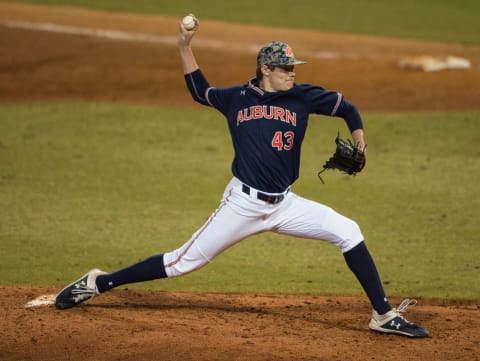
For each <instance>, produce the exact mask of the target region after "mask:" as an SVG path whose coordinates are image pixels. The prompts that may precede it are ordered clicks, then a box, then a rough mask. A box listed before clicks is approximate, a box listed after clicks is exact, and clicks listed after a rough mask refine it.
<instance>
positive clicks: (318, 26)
mask: <svg viewBox="0 0 480 361" xmlns="http://www.w3.org/2000/svg"><path fill="white" fill-rule="evenodd" d="M10 2H29V3H40V4H53V5H69V6H78V7H91V8H97V9H104V10H115V11H126V12H137V13H147V14H161V15H172V16H178V17H181V16H183V15H186V14H187V13H189V12H193V13H194V14H195V15H197V16H198V17H199V18H200V19H210V20H220V21H227V22H237V23H242V24H245V23H248V24H264V25H270V26H277V27H292V28H305V29H314V30H323V31H338V32H345V33H354V34H357V33H360V34H371V35H384V36H390V37H400V38H413V39H426V40H433V41H446V42H460V43H466V44H477V45H479V44H480V21H478V14H479V12H480V3H479V2H478V0H461V1H457V2H455V1H451V0H404V1H386V0H355V1H352V0H337V1H334V2H332V1H327V0H300V1H296V2H295V3H292V1H290V0H276V1H218V0H202V1H195V0H184V1H181V2H178V1H177V2H175V1H168V0H157V1H153V0H137V1H126V0H97V1H93V0H71V1H67V0H30V1H24V0H21V1H19V0H13V1H12V0H10Z"/></svg>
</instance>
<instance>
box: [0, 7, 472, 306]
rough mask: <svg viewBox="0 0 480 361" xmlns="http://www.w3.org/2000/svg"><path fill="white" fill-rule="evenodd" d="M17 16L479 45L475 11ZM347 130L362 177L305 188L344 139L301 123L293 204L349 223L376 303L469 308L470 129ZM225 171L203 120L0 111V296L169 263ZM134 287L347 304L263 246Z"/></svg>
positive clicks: (404, 119) (305, 260) (303, 260)
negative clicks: (185, 22) (447, 303)
mask: <svg viewBox="0 0 480 361" xmlns="http://www.w3.org/2000/svg"><path fill="white" fill-rule="evenodd" d="M29 2H31V3H43V4H56V5H70V6H84V7H94V8H101V9H106V10H116V11H131V12H140V13H149V14H162V15H174V16H178V17H181V16H182V15H184V14H185V13H186V12H190V11H192V12H194V13H195V14H196V15H198V16H199V17H200V18H202V19H216V20H222V21H231V22H239V23H240V22H241V23H245V22H248V23H256V24H260V23H262V24H264V25H271V26H281V27H292V28H301V27H303V28H309V29H318V30H326V31H340V32H350V33H364V34H375V35H384V36H393V37H403V38H416V39H427V40H434V41H446V42H458V43H466V44H480V22H478V19H477V16H476V14H477V13H478V10H479V5H478V1H476V0H463V1H461V2H460V3H458V2H457V3H453V2H451V1H448V0H436V1H433V0H421V1H413V0H407V1H403V2H387V1H370V0H359V1H348V0H339V1H336V2H334V3H332V2H327V1H323V0H304V1H300V2H296V3H295V6H292V2H291V1H289V2H287V1H285V0H280V1H275V2H273V1H262V2H257V1H243V2H227V1H225V2H219V1H214V0H205V1H202V2H198V1H193V0H189V1H182V2H181V3H178V2H177V3H176V2H171V1H163V0H162V1H147V0H140V1H135V2H131V1H124V0H102V1H91V0H78V1H62V0H44V1H41V0H39V1H29ZM363 117H364V120H365V123H366V126H367V141H368V143H369V146H368V149H369V152H368V163H367V168H366V170H365V172H364V173H362V174H361V175H359V176H357V177H354V178H353V177H348V176H345V175H341V174H338V173H335V172H327V173H326V174H325V177H324V178H325V180H326V185H322V184H321V183H320V182H319V181H318V179H317V176H316V174H317V172H318V170H319V169H320V168H321V166H322V164H323V162H324V161H325V159H326V158H327V157H328V156H329V155H330V154H331V152H332V151H333V147H334V144H333V139H331V138H332V134H336V132H337V131H338V130H339V129H341V130H342V129H343V133H344V134H345V135H346V134H347V130H346V128H345V126H344V125H343V121H342V120H341V119H331V118H324V117H313V118H312V119H311V124H310V127H309V132H308V134H307V137H306V140H305V143H304V148H303V152H302V157H303V162H302V167H301V178H300V180H299V181H298V182H297V183H296V184H295V186H294V190H295V191H296V192H297V193H299V194H301V195H303V196H306V197H308V198H311V199H315V200H318V201H320V202H322V203H326V204H328V205H331V206H333V207H334V208H336V209H337V210H338V211H340V212H341V213H344V214H345V215H347V216H349V217H351V218H353V219H355V220H357V221H358V222H359V224H360V225H361V227H362V230H363V233H364V234H365V236H366V238H367V244H368V246H369V248H370V249H371V251H372V253H373V255H374V257H375V259H376V261H377V266H378V268H379V270H380V273H381V275H382V278H383V281H384V283H385V286H386V290H387V293H388V294H389V295H391V296H415V297H433V298H447V299H468V300H479V299H480V284H479V282H478V279H479V277H480V261H479V260H480V251H479V247H478V246H479V241H480V237H479V234H480V227H479V224H478V218H479V214H480V204H479V203H480V197H479V191H478V177H479V175H480V162H479V156H480V154H479V153H480V148H479V146H478V144H479V140H480V139H479V134H480V113H479V112H457V113H420V114H374V113H369V114H363ZM199 122H201V123H202V125H201V126H199V125H198V123H199ZM204 124H208V126H205V125H204ZM231 158H232V149H231V144H230V139H229V135H228V132H227V128H226V125H225V123H224V120H223V118H222V117H221V116H220V115H219V114H217V113H216V112H214V111H212V110H210V109H202V110H198V109H162V108H155V107H142V106H129V105H111V104H104V103H95V102H58V103H37V104H17V105H0V269H1V272H0V284H3V285H5V284H39V285H47V284H55V285H63V284H65V283H66V282H70V281H72V279H73V278H76V277H77V276H79V275H80V274H82V273H83V272H85V271H86V270H87V269H89V268H90V267H100V268H104V269H105V270H115V269H118V268H120V267H123V266H126V265H129V264H131V263H132V262H136V261H138V260H140V259H143V258H145V257H148V256H150V255H152V254H155V253H160V252H163V251H168V250H171V249H173V248H176V247H178V246H179V245H181V244H182V243H183V242H184V241H185V240H187V239H188V238H189V237H190V236H191V234H192V233H193V232H194V231H195V230H196V229H197V228H198V227H199V226H201V225H202V223H203V222H204V220H205V219H206V218H207V217H208V216H209V215H210V214H211V212H212V211H213V210H214V209H215V208H216V207H217V205H218V201H219V199H220V196H221V194H222V191H223V188H224V186H225V185H226V183H227V182H228V180H229V179H230V177H231V174H230V170H229V169H230V162H231ZM134 287H138V288H157V289H166V290H184V291H199V292H207V291H209V292H210V291H211V292H262V293H263V292H285V293H322V294H325V293H332V294H333V293H335V294H360V293H361V290H360V287H359V286H358V284H357V282H356V280H355V279H354V277H353V275H352V274H351V273H350V271H348V269H347V267H346V265H345V264H344V261H343V257H342V256H341V254H340V252H339V251H338V250H337V249H335V248H334V247H333V246H330V245H328V244H326V243H322V242H315V241H310V240H300V239H292V238H288V237H283V236H278V235H274V234H263V235H258V236H255V237H252V238H250V239H248V240H245V241H243V242H242V243H240V244H239V245H237V246H235V247H234V248H232V249H230V250H228V251H227V252H225V253H224V254H222V255H220V256H219V257H218V258H217V259H216V260H215V262H213V263H212V264H211V265H209V266H208V267H206V268H204V269H203V270H200V271H198V272H195V273H193V274H191V275H188V276H186V277H183V278H179V279H172V280H164V281H158V282H150V283H145V284H137V285H135V286H134Z"/></svg>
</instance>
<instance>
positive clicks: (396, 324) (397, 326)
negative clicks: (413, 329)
mask: <svg viewBox="0 0 480 361" xmlns="http://www.w3.org/2000/svg"><path fill="white" fill-rule="evenodd" d="M390 326H392V327H395V328H396V329H397V330H399V329H400V326H401V325H400V323H395V321H394V320H392V322H390Z"/></svg>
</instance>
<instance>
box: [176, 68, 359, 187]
mask: <svg viewBox="0 0 480 361" xmlns="http://www.w3.org/2000/svg"><path fill="white" fill-rule="evenodd" d="M185 78H186V81H187V86H188V88H189V89H190V91H191V93H192V96H193V98H194V99H195V100H196V101H198V102H200V103H202V104H204V105H208V106H212V107H214V108H216V109H218V110H219V111H220V112H221V113H222V114H223V115H225V117H226V119H227V122H228V128H229V130H230V135H231V137H232V143H233V148H234V151H235V157H234V160H233V163H232V172H233V175H234V176H235V177H237V178H238V179H240V180H241V181H242V182H244V183H245V184H247V185H249V186H251V187H254V188H256V189H259V190H262V191H264V192H269V193H281V192H283V191H285V190H286V189H287V188H288V187H289V186H290V185H291V184H292V183H293V182H294V181H295V180H296V179H297V178H298V176H299V169H300V150H301V145H302V142H303V139H304V137H305V132H306V130H307V125H308V118H309V114H311V113H315V114H323V115H330V116H334V115H338V112H339V110H341V114H343V115H341V116H343V117H344V118H345V119H346V120H347V124H348V126H349V128H350V130H352V131H353V130H354V129H358V128H361V127H362V124H361V119H360V116H359V115H358V112H357V111H356V108H355V107H354V106H353V105H351V104H350V103H347V102H345V101H344V100H343V96H342V95H341V94H340V93H337V92H333V91H328V90H325V89H323V88H321V87H318V86H313V85H309V84H295V85H294V86H293V88H292V89H290V90H287V91H278V92H265V91H263V90H262V89H260V88H259V87H258V82H257V81H256V79H252V80H251V81H250V82H248V84H245V85H239V86H233V87H228V88H214V87H210V86H209V84H208V82H207V80H206V79H205V77H204V76H203V75H202V73H201V72H200V71H199V70H197V71H196V72H194V73H191V74H187V75H186V76H185Z"/></svg>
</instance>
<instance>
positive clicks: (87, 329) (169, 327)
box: [0, 287, 480, 361]
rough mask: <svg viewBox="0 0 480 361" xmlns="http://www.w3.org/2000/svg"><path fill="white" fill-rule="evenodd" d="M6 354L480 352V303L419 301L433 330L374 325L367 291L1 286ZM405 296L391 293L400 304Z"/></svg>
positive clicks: (287, 356)
mask: <svg viewBox="0 0 480 361" xmlns="http://www.w3.org/2000/svg"><path fill="white" fill-rule="evenodd" d="M0 291H1V295H2V297H1V298H0V305H1V312H2V326H3V327H2V329H1V331H0V332H1V334H0V336H1V338H0V339H1V342H0V359H2V360H10V361H14V360H51V361H53V360H132V361H133V360H172V361H173V360H196V361H202V360H205V361H207V360H208V361H212V360H245V361H247V360H248V361H257V360H272V361H274V360H275V361H278V360H394V361H395V360H424V361H426V360H435V361H437V360H469V361H471V360H478V350H479V347H480V345H479V341H480V337H479V336H480V307H479V306H478V305H474V304H466V303H464V304H459V303H457V304H454V303H443V304H442V303H440V302H438V301H435V302H434V301H427V300H420V302H419V304H417V306H416V307H413V308H411V309H410V310H409V311H408V318H409V319H411V320H415V321H416V322H418V323H420V324H422V325H424V326H425V327H427V328H428V329H429V331H430V332H431V334H432V335H433V337H432V338H429V339H413V340H412V339H408V338H404V337H399V336H393V335H384V334H377V333H374V332H371V331H369V330H368V322H369V317H370V307H369V305H368V302H367V301H366V299H365V298H363V297H337V296H309V295H302V296H297V295H258V294H249V295H245V294H238V295H223V294H191V293H173V292H159V291H134V290H127V289H124V290H121V289H117V290H113V291H112V292H110V293H107V294H104V295H101V296H100V297H97V298H95V299H93V300H91V301H90V302H89V303H85V304H82V305H81V306H78V307H76V308H72V309H69V310H57V309H55V307H54V306H52V305H50V306H39V307H29V308H25V307H24V306H25V304H27V303H28V302H29V301H31V300H33V299H36V298H37V297H39V296H41V295H53V294H55V293H56V292H58V291H59V288H54V287H1V288H0ZM399 301H401V300H397V299H394V300H392V303H394V304H397V303H398V302H399Z"/></svg>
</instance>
